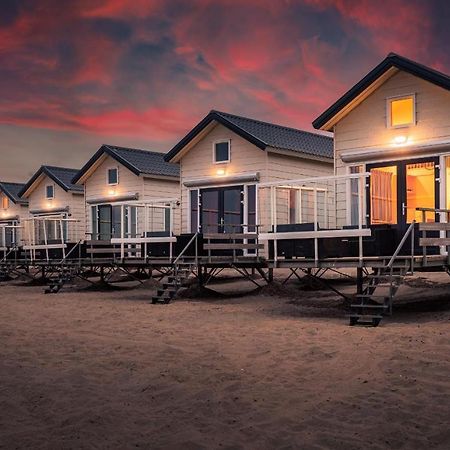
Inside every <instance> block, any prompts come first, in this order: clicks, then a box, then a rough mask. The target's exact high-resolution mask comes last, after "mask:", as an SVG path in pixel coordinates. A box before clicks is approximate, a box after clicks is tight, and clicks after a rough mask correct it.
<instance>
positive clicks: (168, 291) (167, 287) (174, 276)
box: [152, 262, 193, 305]
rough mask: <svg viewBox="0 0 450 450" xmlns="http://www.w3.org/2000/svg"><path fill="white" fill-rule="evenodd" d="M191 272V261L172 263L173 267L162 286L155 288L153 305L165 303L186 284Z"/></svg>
mask: <svg viewBox="0 0 450 450" xmlns="http://www.w3.org/2000/svg"><path fill="white" fill-rule="evenodd" d="M192 272H193V265H192V264H191V263H183V262H178V263H176V264H174V266H173V269H172V271H171V273H170V275H168V276H167V277H166V281H164V282H163V284H162V288H159V289H158V290H157V293H156V295H155V296H153V297H152V303H153V304H154V305H167V304H168V303H170V302H171V300H172V299H173V298H174V297H175V295H177V293H178V292H179V291H180V289H182V288H183V287H186V286H187V285H188V281H189V277H190V275H191V274H192Z"/></svg>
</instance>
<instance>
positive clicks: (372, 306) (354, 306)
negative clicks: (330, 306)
mask: <svg viewBox="0 0 450 450" xmlns="http://www.w3.org/2000/svg"><path fill="white" fill-rule="evenodd" d="M350 307H351V308H373V309H388V308H389V306H388V305H372V304H370V305H361V304H357V303H356V304H353V305H350Z"/></svg>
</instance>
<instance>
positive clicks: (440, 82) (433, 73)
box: [313, 53, 450, 129]
mask: <svg viewBox="0 0 450 450" xmlns="http://www.w3.org/2000/svg"><path fill="white" fill-rule="evenodd" d="M392 67H395V68H397V69H400V70H403V71H405V72H408V73H410V74H412V75H415V76H417V77H419V78H422V79H423V80H426V81H429V82H430V83H433V84H436V85H437V86H440V87H441V88H443V89H447V90H450V77H449V76H448V75H445V74H444V73H442V72H438V71H437V70H434V69H431V68H430V67H427V66H424V65H423V64H419V63H417V62H415V61H412V60H410V59H407V58H405V57H403V56H400V55H397V54H395V53H389V55H388V56H387V57H386V58H385V59H383V61H381V63H380V64H378V65H377V66H376V67H375V68H374V69H372V70H371V71H370V72H369V73H368V74H367V75H366V76H365V77H364V78H362V79H361V80H360V81H359V82H358V83H356V84H355V85H354V86H353V87H352V88H351V89H350V90H349V91H347V92H346V93H345V94H344V95H343V96H342V97H341V98H340V99H339V100H337V101H336V102H335V103H334V104H333V105H331V106H330V107H329V108H328V109H327V110H326V111H324V112H323V113H322V114H321V115H320V116H319V117H317V119H315V120H314V122H313V126H314V128H317V129H319V128H322V127H324V125H326V124H327V123H328V122H329V121H330V120H331V119H332V118H333V117H334V116H335V115H336V114H337V113H339V112H340V111H341V110H342V109H343V108H345V107H346V106H347V105H348V104H349V103H351V102H352V101H353V100H354V99H355V98H356V97H358V95H360V94H361V93H362V92H364V91H365V90H366V89H367V88H368V87H369V86H370V85H371V84H372V83H374V82H375V81H376V80H377V79H378V78H380V77H381V76H382V75H383V74H385V73H386V72H387V71H388V70H389V69H391V68H392Z"/></svg>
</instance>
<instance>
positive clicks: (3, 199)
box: [2, 195, 9, 209]
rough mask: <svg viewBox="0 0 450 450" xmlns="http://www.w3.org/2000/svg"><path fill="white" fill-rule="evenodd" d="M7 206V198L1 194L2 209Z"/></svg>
mask: <svg viewBox="0 0 450 450" xmlns="http://www.w3.org/2000/svg"><path fill="white" fill-rule="evenodd" d="M8 208H9V198H8V197H7V196H6V195H2V209H8Z"/></svg>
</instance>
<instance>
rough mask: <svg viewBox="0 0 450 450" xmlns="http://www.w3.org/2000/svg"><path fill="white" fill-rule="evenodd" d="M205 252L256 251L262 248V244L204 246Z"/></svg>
mask: <svg viewBox="0 0 450 450" xmlns="http://www.w3.org/2000/svg"><path fill="white" fill-rule="evenodd" d="M203 248H204V249H205V250H256V249H262V248H264V244H231V243H229V242H227V243H223V244H204V245H203Z"/></svg>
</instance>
